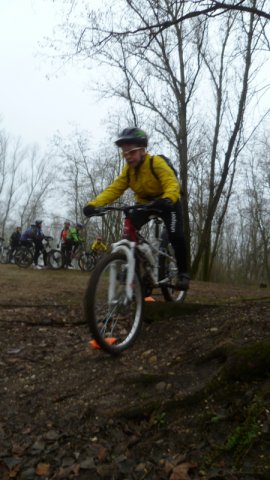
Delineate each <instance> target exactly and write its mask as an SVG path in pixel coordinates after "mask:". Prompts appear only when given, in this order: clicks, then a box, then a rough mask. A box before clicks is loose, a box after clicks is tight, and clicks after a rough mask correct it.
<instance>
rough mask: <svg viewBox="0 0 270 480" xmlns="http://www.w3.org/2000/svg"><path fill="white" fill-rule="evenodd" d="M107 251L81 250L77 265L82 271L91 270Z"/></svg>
mask: <svg viewBox="0 0 270 480" xmlns="http://www.w3.org/2000/svg"><path fill="white" fill-rule="evenodd" d="M104 255H107V252H94V251H90V252H83V254H82V255H81V256H80V258H79V267H80V269H81V270H83V271H84V272H91V271H92V270H93V269H94V268H95V266H96V264H97V263H98V262H99V261H100V260H101V259H102V258H103V257H104Z"/></svg>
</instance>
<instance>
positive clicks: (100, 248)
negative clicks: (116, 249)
mask: <svg viewBox="0 0 270 480" xmlns="http://www.w3.org/2000/svg"><path fill="white" fill-rule="evenodd" d="M91 250H93V251H94V252H107V250H108V247H107V245H105V243H103V242H98V241H97V240H94V241H93V243H92V244H91Z"/></svg>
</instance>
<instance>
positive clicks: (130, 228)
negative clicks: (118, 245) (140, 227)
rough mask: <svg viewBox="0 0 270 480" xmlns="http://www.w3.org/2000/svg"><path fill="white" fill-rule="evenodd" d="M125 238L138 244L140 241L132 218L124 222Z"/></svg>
mask: <svg viewBox="0 0 270 480" xmlns="http://www.w3.org/2000/svg"><path fill="white" fill-rule="evenodd" d="M122 236H123V238H127V239H128V240H131V241H132V242H137V241H138V236H137V232H136V229H135V227H134V225H133V223H132V221H131V219H130V218H125V220H124V228H123V235H122Z"/></svg>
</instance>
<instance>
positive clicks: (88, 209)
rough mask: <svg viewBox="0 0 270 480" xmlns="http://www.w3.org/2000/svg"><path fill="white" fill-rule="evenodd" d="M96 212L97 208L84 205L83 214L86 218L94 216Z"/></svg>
mask: <svg viewBox="0 0 270 480" xmlns="http://www.w3.org/2000/svg"><path fill="white" fill-rule="evenodd" d="M97 212H98V208H96V207H94V206H93V205H85V207H83V213H84V215H85V216H86V217H92V216H93V215H96V214H97Z"/></svg>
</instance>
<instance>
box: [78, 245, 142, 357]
mask: <svg viewBox="0 0 270 480" xmlns="http://www.w3.org/2000/svg"><path fill="white" fill-rule="evenodd" d="M127 270H128V265H127V260H126V257H125V256H124V255H121V254H120V253H113V254H111V255H108V256H106V257H104V258H103V259H102V260H100V262H98V264H97V265H96V267H95V270H94V271H93V273H92V275H91V278H90V280H89V283H88V286H87V289H86V292H85V302H84V305H85V317H86V320H87V323H88V325H89V328H90V331H91V333H92V335H93V337H94V340H95V341H96V343H97V346H98V347H101V348H102V349H103V350H104V351H106V352H108V353H110V354H119V353H121V352H122V351H123V350H126V349H127V348H129V347H131V346H132V345H133V344H134V342H135V340H136V338H137V337H138V335H139V332H140V330H141V326H142V315H143V303H144V301H143V300H144V298H143V288H142V284H141V280H140V277H139V275H138V273H137V272H135V275H134V281H133V285H132V288H133V294H132V298H131V299H128V298H127V293H126V277H127Z"/></svg>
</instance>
